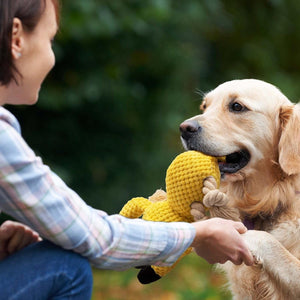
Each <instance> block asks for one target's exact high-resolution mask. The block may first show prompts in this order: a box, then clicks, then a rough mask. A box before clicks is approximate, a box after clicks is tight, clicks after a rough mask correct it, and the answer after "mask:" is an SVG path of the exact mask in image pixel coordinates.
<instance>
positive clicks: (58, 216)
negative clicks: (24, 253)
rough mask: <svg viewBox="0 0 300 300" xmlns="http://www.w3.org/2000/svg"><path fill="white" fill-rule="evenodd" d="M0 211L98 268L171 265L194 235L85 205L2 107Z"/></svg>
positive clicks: (187, 228) (178, 226)
mask: <svg viewBox="0 0 300 300" xmlns="http://www.w3.org/2000/svg"><path fill="white" fill-rule="evenodd" d="M0 210H2V211H3V212H5V213H6V214H8V215H11V216H12V217H14V218H15V219H16V220H18V221H20V222H22V223H24V224H27V225H28V226H30V227H31V228H33V229H34V230H36V231H37V232H38V233H39V234H40V235H41V236H42V237H43V238H45V239H49V240H51V241H52V242H54V243H55V244H58V245H60V246H62V247H63V248H65V249H72V250H73V251H75V252H78V253H80V254H81V255H83V256H86V257H88V259H89V260H90V262H91V263H92V264H93V265H94V266H95V267H98V268H104V269H119V270H121V269H126V268H130V267H132V266H136V265H147V264H159V265H170V264H173V263H174V262H175V261H176V260H177V258H178V257H179V256H180V255H181V254H182V253H183V252H184V251H185V250H186V249H187V248H188V247H189V246H190V244H191V242H192V240H193V238H194V236H195V230H194V227H193V226H192V225H191V224H188V223H159V222H147V221H143V220H140V219H133V220H131V219H127V218H124V217H121V216H120V215H112V216H108V215H107V214H106V213H105V212H103V211H100V210H96V209H93V208H92V207H90V206H88V205H87V204H86V203H85V202H84V201H83V200H82V199H81V198H80V197H79V196H78V195H77V194H76V193H75V192H74V191H73V190H71V189H70V188H68V187H67V186H66V184H65V183H64V182H63V181H62V180H61V179H60V178H59V177H58V176H57V175H56V174H54V173H53V172H52V171H51V170H50V169H49V167H48V166H46V165H44V164H43V162H42V160H41V159H40V158H39V157H37V156H36V155H35V154H34V152H33V151H32V150H31V149H30V147H29V146H28V145H27V144H26V142H25V141H24V139H23V138H22V136H21V134H20V125H19V123H18V121H17V120H16V118H15V117H14V116H13V115H12V114H11V113H10V112H9V111H7V110H6V109H4V108H3V107H0Z"/></svg>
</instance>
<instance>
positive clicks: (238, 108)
mask: <svg viewBox="0 0 300 300" xmlns="http://www.w3.org/2000/svg"><path fill="white" fill-rule="evenodd" d="M229 110H230V111H232V112H243V111H246V110H247V108H246V107H245V106H243V105H242V104H240V103H238V102H232V103H230V104H229Z"/></svg>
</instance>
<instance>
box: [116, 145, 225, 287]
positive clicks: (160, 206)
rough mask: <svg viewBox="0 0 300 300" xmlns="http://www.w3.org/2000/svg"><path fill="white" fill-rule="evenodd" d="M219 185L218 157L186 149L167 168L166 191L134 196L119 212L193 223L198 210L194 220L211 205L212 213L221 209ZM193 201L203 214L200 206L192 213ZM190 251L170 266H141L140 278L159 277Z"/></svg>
mask: <svg viewBox="0 0 300 300" xmlns="http://www.w3.org/2000/svg"><path fill="white" fill-rule="evenodd" d="M219 184H220V171H219V166H218V159H217V158H216V157H211V156H207V155H204V154H202V153H200V152H196V151H186V152H183V153H181V154H179V155H178V156H177V157H176V158H175V159H174V160H173V162H172V163H171V165H170V166H169V168H168V170H167V174H166V193H165V192H164V191H162V190H158V191H156V193H155V194H154V195H153V196H151V197H150V198H149V199H146V198H143V197H137V198H133V199H131V200H130V201H128V202H127V203H126V204H125V206H124V207H123V209H122V210H121V212H120V214H121V215H123V216H125V217H127V218H138V217H141V216H142V218H143V219H145V220H149V221H158V222H193V221H194V219H195V214H197V213H198V217H196V219H203V218H206V214H207V213H206V212H205V210H207V209H208V208H210V209H209V211H210V213H211V210H212V209H214V208H216V209H217V210H220V207H224V206H225V205H226V203H227V198H226V196H225V194H223V193H221V192H219V190H217V188H218V187H219ZM194 202H196V203H197V202H198V203H200V204H201V206H202V207H203V208H204V207H205V208H204V209H203V213H202V214H201V213H200V211H201V210H199V206H198V207H197V209H196V210H195V214H193V215H192V214H191V204H192V203H194ZM203 204H204V206H203ZM199 213H200V216H199ZM214 215H217V213H215V214H214ZM191 251H192V248H188V249H187V250H186V251H185V252H184V253H183V254H182V255H181V257H180V258H179V259H178V260H177V261H176V262H175V264H173V265H172V266H170V267H159V266H144V267H141V270H140V272H139V274H138V279H139V281H140V282H141V283H143V284H146V283H150V282H153V281H155V280H158V279H160V278H161V277H162V276H164V275H165V274H167V273H168V272H169V271H170V270H171V269H173V268H174V266H175V265H176V264H177V263H178V261H179V260H180V259H181V258H182V257H183V256H185V255H187V254H188V253H190V252H191Z"/></svg>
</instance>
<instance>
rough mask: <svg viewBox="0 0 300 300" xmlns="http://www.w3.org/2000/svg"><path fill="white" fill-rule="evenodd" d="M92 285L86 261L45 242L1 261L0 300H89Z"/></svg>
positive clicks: (77, 255) (33, 245)
mask: <svg viewBox="0 0 300 300" xmlns="http://www.w3.org/2000/svg"><path fill="white" fill-rule="evenodd" d="M92 286H93V278H92V271H91V267H90V264H89V262H88V261H87V259H85V258H83V257H82V256H80V255H79V254H76V253H73V252H71V251H66V250H63V249H62V248H60V247H58V246H55V245H54V244H52V243H50V242H48V241H42V242H39V243H36V244H32V245H30V246H28V247H26V248H24V249H22V250H20V251H18V252H16V253H15V254H12V255H10V256H9V257H7V258H6V259H4V260H3V261H1V262H0V300H47V299H51V300H66V299H72V300H89V299H91V294H92Z"/></svg>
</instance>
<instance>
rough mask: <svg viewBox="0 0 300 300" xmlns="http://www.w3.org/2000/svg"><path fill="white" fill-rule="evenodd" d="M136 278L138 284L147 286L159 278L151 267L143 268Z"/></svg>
mask: <svg viewBox="0 0 300 300" xmlns="http://www.w3.org/2000/svg"><path fill="white" fill-rule="evenodd" d="M137 278H138V280H139V282H140V283H142V284H148V283H152V282H154V281H156V280H159V279H160V278H161V277H160V276H159V275H158V274H156V273H155V272H154V270H153V269H152V268H151V266H145V267H143V268H142V269H141V270H140V272H139V274H138V275H137Z"/></svg>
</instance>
